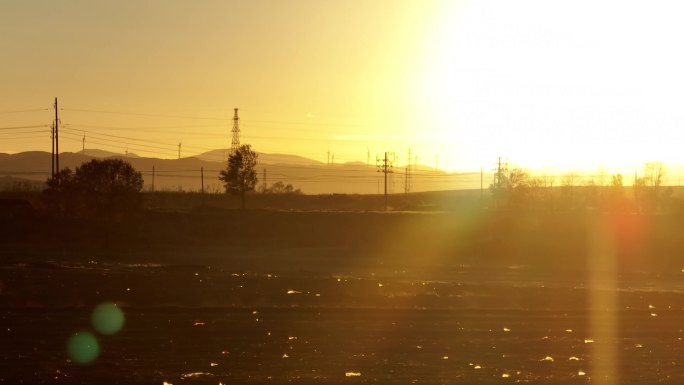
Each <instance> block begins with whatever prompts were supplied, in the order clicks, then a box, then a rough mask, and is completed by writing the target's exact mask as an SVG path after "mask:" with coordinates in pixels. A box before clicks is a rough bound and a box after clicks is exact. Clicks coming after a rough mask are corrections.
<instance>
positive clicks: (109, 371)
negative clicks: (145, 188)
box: [0, 212, 684, 384]
mask: <svg viewBox="0 0 684 385" xmlns="http://www.w3.org/2000/svg"><path fill="white" fill-rule="evenodd" d="M587 218H593V219H591V220H588V219H587ZM611 218H612V217H600V218H598V219H597V218H596V217H595V216H591V217H587V215H585V214H582V215H566V216H558V215H556V216H548V215H542V216H539V215H537V214H535V215H533V216H532V215H528V216H526V217H520V216H517V217H509V216H497V217H494V216H492V215H485V214H478V213H470V214H463V213H461V214H453V213H448V214H415V213H414V214H411V213H403V214H402V213H395V214H382V213H285V212H251V213H244V212H243V213H236V212H225V213H212V214H206V213H204V214H196V215H194V214H193V215H186V214H184V215H179V214H163V215H162V214H155V215H153V216H149V217H144V218H137V219H136V220H135V221H132V222H124V223H122V222H119V223H117V224H112V225H104V224H99V225H96V224H93V223H85V222H79V221H75V222H62V223H61V226H60V228H61V230H59V233H58V234H52V235H51V234H50V233H49V232H48V230H47V229H49V228H52V227H51V226H52V225H54V223H48V222H46V223H31V224H30V226H29V227H30V228H31V232H30V233H26V232H21V233H18V235H17V236H15V237H14V238H12V240H8V239H7V238H5V239H4V240H3V243H2V247H3V249H2V259H1V260H0V343H1V345H2V349H1V351H0V382H4V383H8V384H9V383H11V384H14V383H31V384H42V383H66V384H92V383H121V384H136V383H139V384H149V383H153V384H154V383H156V384H163V383H164V382H167V383H172V384H219V383H223V384H248V383H249V384H281V383H299V384H353V383H374V384H407V383H423V384H449V383H452V384H481V383H482V384H494V383H496V384H499V383H508V382H519V383H547V384H566V383H567V384H576V383H585V382H591V383H606V384H644V383H672V384H676V383H682V381H684V370H682V369H681V365H682V364H683V363H682V362H681V357H682V353H683V352H682V350H683V348H684V345H683V344H684V342H683V341H682V338H684V331H683V330H682V329H683V328H682V325H684V322H683V321H684V309H683V307H684V305H683V304H684V297H683V293H684V280H683V279H682V278H684V273H683V272H682V267H684V266H682V265H681V258H679V255H681V254H679V255H677V254H678V253H679V247H680V246H679V244H678V243H674V242H675V241H676V240H677V237H675V231H674V230H673V231H672V233H668V232H657V233H656V232H655V231H654V230H653V229H655V228H659V227H661V226H663V227H664V225H663V223H661V222H662V221H666V222H671V221H674V220H675V219H676V218H668V219H667V220H665V219H663V218H655V219H654V218H646V219H644V218H636V219H635V218H631V217H624V218H621V219H620V220H619V221H616V222H612V219H611ZM200 219H202V220H200ZM597 223H598V224H599V225H597ZM615 223H617V224H619V226H617V225H615ZM601 224H605V226H603V225H601ZM373 229H384V230H385V231H387V232H388V234H383V235H376V234H378V233H376V232H374V231H373ZM500 230H506V231H507V232H505V233H504V234H506V235H505V236H504V235H500V234H501V233H500V232H499V231H500ZM17 231H18V230H17ZM592 234H594V235H596V234H598V235H597V236H594V235H592ZM654 234H657V235H654ZM530 236H532V237H533V238H531V239H528V238H527V237H530ZM551 236H553V237H555V238H554V239H548V238H549V237H551ZM41 240H42V242H41ZM656 240H657V241H658V242H655V241H656ZM666 241H667V242H671V243H670V244H664V243H663V242H666ZM658 250H664V251H665V253H661V254H660V255H657V254H652V252H653V251H658ZM554 255H555V256H556V257H554ZM649 260H650V261H653V263H650V264H649V263H647V262H648V261H649ZM644 267H650V268H649V269H644ZM108 302H114V303H116V304H117V305H118V307H119V308H120V309H122V310H123V313H124V315H125V325H124V327H123V329H121V331H119V332H118V333H115V334H113V335H103V334H101V333H98V332H96V331H94V330H93V325H92V324H91V321H90V317H91V312H92V310H93V308H94V307H95V306H96V305H98V304H101V303H108ZM77 332H81V333H82V332H91V333H93V335H94V336H95V338H96V339H97V342H98V344H99V354H98V355H97V357H96V358H95V359H94V360H93V361H92V362H91V363H89V364H79V363H77V362H74V360H73V359H70V355H69V354H68V352H67V341H68V340H69V338H70V337H71V336H72V335H73V334H74V333H77Z"/></svg>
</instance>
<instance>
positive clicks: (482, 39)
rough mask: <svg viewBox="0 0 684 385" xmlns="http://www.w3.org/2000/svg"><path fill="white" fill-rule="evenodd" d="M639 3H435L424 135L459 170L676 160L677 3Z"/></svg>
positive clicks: (421, 86) (681, 79)
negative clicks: (504, 162)
mask: <svg viewBox="0 0 684 385" xmlns="http://www.w3.org/2000/svg"><path fill="white" fill-rule="evenodd" d="M640 4H641V3H631V2H630V3H624V2H601V3H600V4H594V3H589V2H572V3H562V4H561V3H555V2H544V1H533V2H524V3H522V4H521V3H519V2H496V4H492V3H489V2H474V1H466V2H458V3H457V2H446V3H444V4H443V6H442V7H441V9H439V10H438V11H437V12H436V14H435V16H434V19H433V25H432V26H431V28H430V29H429V32H428V33H426V35H425V40H426V43H425V44H424V51H423V52H422V54H421V62H422V66H421V75H420V76H419V77H418V80H417V84H416V89H417V90H418V91H417V92H416V94H417V95H419V96H418V98H419V101H418V103H419V105H420V106H421V108H422V110H423V111H424V112H425V116H426V118H425V125H426V127H429V129H428V130H427V131H429V132H427V133H426V134H425V135H427V136H431V137H434V138H437V141H438V142H439V143H442V144H441V146H442V149H441V151H448V152H450V153H452V158H451V162H452V164H450V165H449V166H450V167H451V168H457V169H476V168H479V167H480V166H483V165H484V166H486V167H488V166H489V165H491V163H492V162H493V159H495V158H496V157H498V156H502V157H506V158H508V159H510V160H511V161H514V162H516V163H518V164H520V165H522V166H524V167H529V168H531V169H547V170H555V171H558V170H575V171H592V170H596V169H599V168H603V169H608V170H613V171H622V172H625V171H627V170H631V169H634V168H635V167H636V168H639V167H640V165H641V164H643V162H645V161H651V160H656V161H662V162H665V163H682V159H681V157H680V155H679V152H680V151H679V148H678V143H681V141H682V139H683V138H682V134H681V133H680V132H681V129H682V127H684V113H683V112H682V110H681V108H679V107H678V106H680V105H681V104H682V101H683V100H682V99H683V94H682V92H681V90H682V89H684V73H682V71H680V70H679V68H681V67H682V65H683V64H684V56H683V54H682V53H681V52H680V51H679V50H677V49H675V47H676V46H677V41H676V40H677V39H678V37H679V36H682V34H683V33H684V27H683V26H682V25H681V23H679V21H678V20H677V18H676V16H675V15H677V14H680V13H679V12H675V10H673V9H671V8H672V7H680V8H681V6H678V5H676V4H673V3H658V4H657V5H651V4H649V5H648V7H644V6H641V5H640ZM680 10H681V9H680Z"/></svg>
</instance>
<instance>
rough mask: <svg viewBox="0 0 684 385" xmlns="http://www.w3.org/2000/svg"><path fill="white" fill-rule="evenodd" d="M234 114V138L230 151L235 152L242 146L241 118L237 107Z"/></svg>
mask: <svg viewBox="0 0 684 385" xmlns="http://www.w3.org/2000/svg"><path fill="white" fill-rule="evenodd" d="M234 110H235V114H234V115H233V140H232V141H231V142H230V152H231V154H234V153H235V151H237V149H238V147H240V118H239V117H238V109H237V108H235V109H234Z"/></svg>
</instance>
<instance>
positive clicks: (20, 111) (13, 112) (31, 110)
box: [0, 108, 49, 114]
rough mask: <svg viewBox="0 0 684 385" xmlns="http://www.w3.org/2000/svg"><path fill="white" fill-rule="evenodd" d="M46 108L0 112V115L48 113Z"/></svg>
mask: <svg viewBox="0 0 684 385" xmlns="http://www.w3.org/2000/svg"><path fill="white" fill-rule="evenodd" d="M48 110H49V109H48V108H32V109H28V110H14V111H0V114H18V113H22V112H36V111H48Z"/></svg>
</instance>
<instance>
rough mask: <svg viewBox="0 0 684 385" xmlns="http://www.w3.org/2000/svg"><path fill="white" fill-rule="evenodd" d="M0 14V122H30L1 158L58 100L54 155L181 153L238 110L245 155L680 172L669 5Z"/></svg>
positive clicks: (200, 148) (459, 4)
mask: <svg viewBox="0 0 684 385" xmlns="http://www.w3.org/2000/svg"><path fill="white" fill-rule="evenodd" d="M33 3H40V5H41V6H40V7H38V6H35V4H34V5H32V4H33ZM3 8H4V9H3V12H2V14H1V15H0V21H2V24H3V28H4V30H5V31H7V33H4V34H2V36H1V37H0V45H1V46H2V47H3V50H4V52H5V55H4V56H5V60H4V63H3V65H4V70H3V71H2V73H0V80H2V82H3V84H4V85H5V86H4V89H5V91H6V92H4V93H3V94H2V95H1V96H0V105H1V106H2V108H1V109H2V112H12V111H16V110H19V111H23V110H26V109H28V110H34V109H35V111H32V112H28V113H17V114H3V115H1V116H0V117H1V118H2V124H0V126H2V127H24V126H29V127H34V126H35V128H34V131H40V129H42V130H43V131H44V132H43V131H40V132H30V134H31V135H29V132H21V135H20V134H19V132H20V131H16V130H15V131H2V134H1V135H2V136H3V139H2V149H0V151H2V152H9V153H14V152H20V151H29V150H40V151H46V150H49V145H50V140H49V134H47V127H48V126H49V124H51V121H52V118H53V113H52V111H51V109H50V106H51V101H52V98H53V97H54V96H59V98H60V102H61V105H62V106H63V108H64V110H63V112H62V116H61V117H60V118H61V119H62V122H63V127H64V131H63V132H64V139H63V140H62V146H63V147H62V148H61V149H62V150H63V151H78V150H79V149H80V148H81V146H82V145H83V143H82V142H83V139H82V138H83V137H85V143H86V145H87V146H88V147H91V148H102V149H105V150H109V151H114V152H119V153H123V152H124V151H130V152H134V153H138V154H139V155H142V156H149V157H160V158H173V157H175V156H176V155H177V149H176V147H177V145H178V143H181V142H182V143H183V146H184V150H185V151H184V152H183V155H184V156H193V155H196V154H199V153H202V152H206V151H209V150H212V149H221V148H226V147H229V146H230V127H231V117H232V111H233V108H235V107H239V108H240V111H241V118H242V134H243V139H244V141H245V142H249V143H251V144H253V146H254V147H255V148H258V149H259V151H262V152H271V153H287V154H297V155H302V156H305V157H308V158H312V159H316V160H319V161H323V162H325V161H326V156H329V155H328V154H329V153H334V154H335V159H336V162H338V163H343V162H352V161H359V162H364V163H365V162H367V161H368V160H369V159H372V160H374V159H375V158H376V156H379V155H381V154H383V153H384V152H385V151H390V152H394V153H396V154H398V157H397V158H398V163H399V164H405V163H406V162H407V160H408V155H407V152H408V149H409V148H410V149H412V154H413V155H412V158H413V159H411V161H412V162H415V161H416V160H418V162H419V163H423V164H426V165H430V166H431V167H433V166H434V167H439V168H442V169H445V170H448V171H476V170H479V169H480V168H481V167H484V168H485V169H488V170H489V169H491V167H492V165H493V163H494V162H495V160H496V159H497V158H498V157H503V158H505V159H507V160H508V161H509V162H511V163H514V164H516V165H519V166H521V167H526V168H529V169H531V170H539V171H551V172H566V171H582V172H593V171H596V170H599V169H600V170H605V171H608V172H632V171H633V170H637V169H640V168H641V166H642V164H643V163H644V162H646V161H660V162H665V163H668V164H682V163H684V162H683V161H682V158H681V156H680V151H679V149H678V146H679V143H681V141H682V139H683V138H682V134H681V132H682V128H683V127H684V110H682V109H681V105H682V102H684V100H683V99H684V96H683V95H684V93H683V92H682V90H684V72H682V71H681V68H684V54H683V53H682V52H681V50H680V49H678V46H679V45H678V40H679V37H680V36H683V35H684V24H682V23H681V22H680V20H679V15H681V14H682V10H683V8H684V6H682V5H680V4H679V3H678V2H668V1H666V2H658V3H653V4H645V3H643V2H632V1H627V2H624V1H602V2H598V3H597V2H590V1H579V2H571V3H557V2H548V1H522V2H510V1H494V2H478V1H465V0H464V1H446V0H445V1H430V2H418V1H408V0H407V1H398V2H395V1H392V2H388V1H378V2H370V3H360V2H315V1H297V2H292V3H288V4H285V3H282V2H278V1H260V2H248V1H234V2H218V3H211V4H204V6H202V7H199V6H195V5H194V4H192V3H187V2H160V1H152V2H145V3H137V2H126V3H122V4H117V5H116V6H112V5H111V4H107V3H99V2H97V3H91V2H76V3H66V2H40V1H39V2H16V3H11V4H6V5H4V6H3ZM264 9H268V10H269V12H267V13H266V12H263V10H264ZM52 15H58V16H59V17H60V20H62V22H61V23H60V24H59V25H57V26H52V25H49V23H46V22H45V21H46V20H47V19H48V18H49V17H51V16H52ZM105 15H106V18H105ZM47 36H52V37H54V38H50V39H49V38H47ZM55 57H57V58H59V60H56V61H55V60H53V58H55ZM117 137H119V138H118V141H119V142H118V143H117V142H116V141H114V140H112V139H117ZM136 144H137V145H136Z"/></svg>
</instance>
